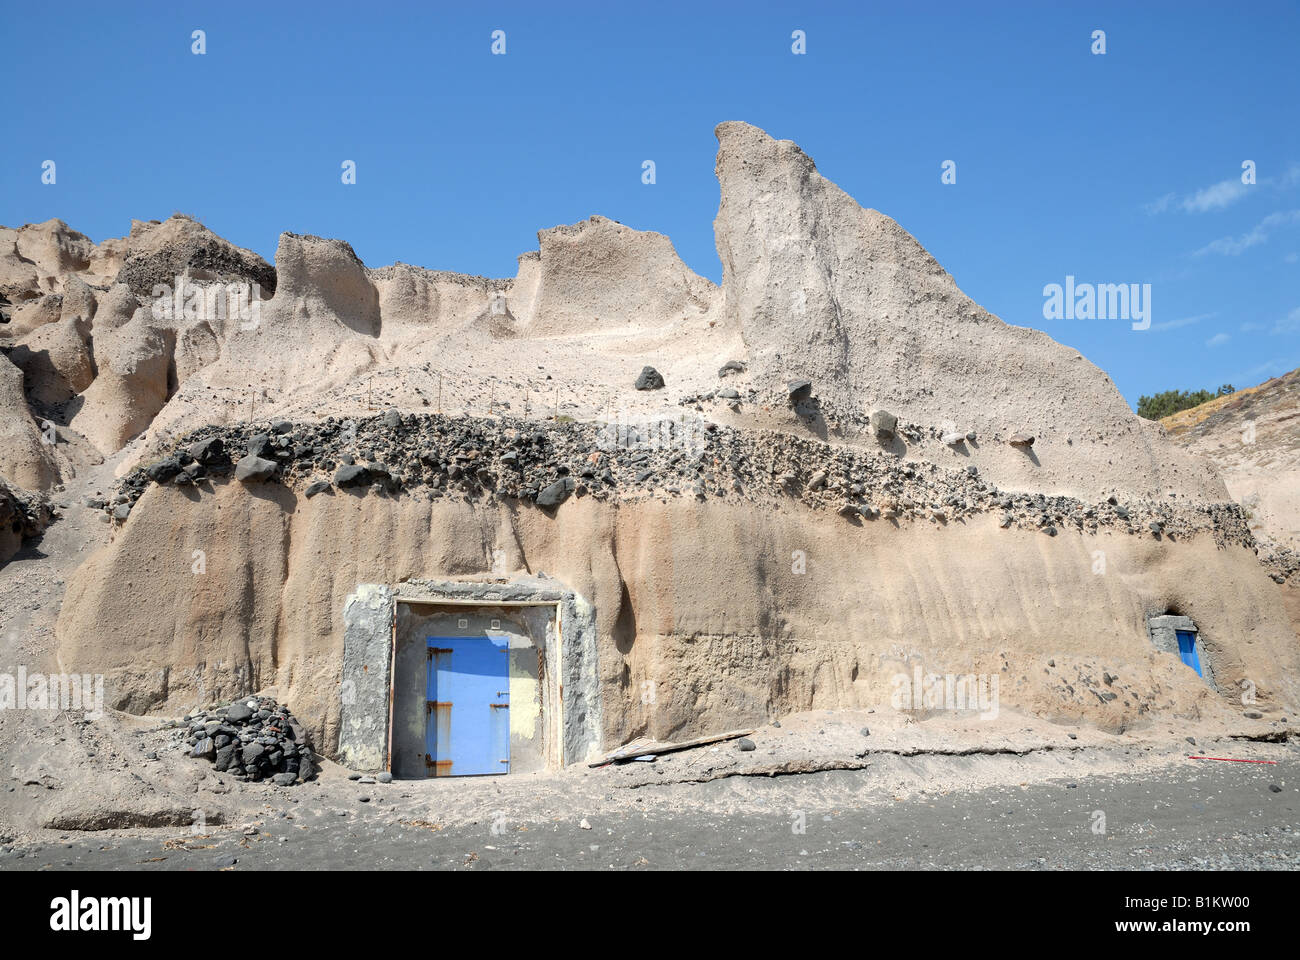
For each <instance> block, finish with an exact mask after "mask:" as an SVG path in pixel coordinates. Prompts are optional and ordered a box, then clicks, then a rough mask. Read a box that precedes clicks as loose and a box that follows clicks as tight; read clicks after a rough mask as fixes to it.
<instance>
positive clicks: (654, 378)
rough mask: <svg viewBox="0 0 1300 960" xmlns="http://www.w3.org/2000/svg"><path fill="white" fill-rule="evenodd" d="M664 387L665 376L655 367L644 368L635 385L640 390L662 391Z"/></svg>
mask: <svg viewBox="0 0 1300 960" xmlns="http://www.w3.org/2000/svg"><path fill="white" fill-rule="evenodd" d="M663 385H664V378H663V374H661V373H660V372H659V371H658V370H656V369H655V368H654V367H642V368H641V374H640V376H638V377H637V378H636V384H635V386H636V388H637V389H638V390H660V389H662V388H663Z"/></svg>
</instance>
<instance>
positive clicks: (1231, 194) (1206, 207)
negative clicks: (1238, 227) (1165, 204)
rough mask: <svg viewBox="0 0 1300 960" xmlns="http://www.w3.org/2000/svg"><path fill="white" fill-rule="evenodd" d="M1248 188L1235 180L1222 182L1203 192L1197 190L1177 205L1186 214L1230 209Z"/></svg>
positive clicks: (1238, 180)
mask: <svg viewBox="0 0 1300 960" xmlns="http://www.w3.org/2000/svg"><path fill="white" fill-rule="evenodd" d="M1248 189H1249V187H1247V186H1246V184H1244V183H1242V182H1241V180H1240V179H1237V180H1222V181H1220V182H1219V183H1216V184H1214V185H1213V186H1209V187H1206V188H1205V189H1203V190H1197V191H1196V192H1195V193H1194V194H1192V195H1191V196H1190V197H1184V198H1183V202H1182V203H1180V204H1179V206H1180V207H1182V208H1183V209H1184V210H1185V211H1187V212H1188V213H1206V212H1208V211H1210V210H1222V209H1223V208H1224V207H1230V206H1232V205H1233V204H1234V203H1236V202H1237V201H1238V200H1240V199H1241V198H1242V197H1244V196H1245V195H1246V191H1247V190H1248Z"/></svg>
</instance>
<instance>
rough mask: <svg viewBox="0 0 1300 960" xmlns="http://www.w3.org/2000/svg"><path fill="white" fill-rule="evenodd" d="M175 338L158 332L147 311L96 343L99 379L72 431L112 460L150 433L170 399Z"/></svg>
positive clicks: (85, 398)
mask: <svg viewBox="0 0 1300 960" xmlns="http://www.w3.org/2000/svg"><path fill="white" fill-rule="evenodd" d="M174 349H175V333H174V332H173V331H170V330H166V329H160V328H158V327H157V326H155V325H154V324H153V322H152V319H151V317H150V315H149V311H148V310H147V309H146V308H141V309H140V310H139V311H137V313H136V316H135V317H134V318H133V319H132V320H131V321H130V322H128V323H127V324H125V325H124V326H122V327H121V328H119V329H118V330H115V331H113V332H111V333H109V334H107V335H105V336H102V337H97V338H96V340H95V361H96V364H97V367H98V374H97V376H96V377H95V379H94V381H93V382H92V383H91V384H90V386H89V387H87V388H86V390H85V392H84V393H83V394H82V400H83V401H84V402H83V403H82V406H81V408H80V409H79V410H78V411H77V412H76V414H75V415H74V416H73V418H72V427H73V429H75V430H77V431H78V432H79V433H81V434H82V435H83V436H85V437H86V439H88V440H89V441H90V442H91V443H93V444H94V445H95V447H96V448H97V449H98V450H99V451H100V452H101V453H103V454H104V455H106V456H109V455H112V454H114V453H116V452H117V451H119V450H121V449H122V447H123V446H124V445H125V444H126V443H127V441H129V440H130V439H131V438H133V437H135V436H136V435H137V434H139V433H141V432H142V431H144V430H145V429H147V428H148V426H149V424H151V423H152V422H153V419H154V417H156V416H157V415H158V412H159V411H160V410H162V408H163V405H164V404H166V402H167V398H168V396H169V394H170V390H169V377H168V374H169V368H170V366H171V363H172V355H173V350H174Z"/></svg>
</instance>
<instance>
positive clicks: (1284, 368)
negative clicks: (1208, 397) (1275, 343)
mask: <svg viewBox="0 0 1300 960" xmlns="http://www.w3.org/2000/svg"><path fill="white" fill-rule="evenodd" d="M1298 364H1300V357H1278V358H1277V359H1275V360H1266V361H1265V362H1264V363H1261V364H1260V365H1259V366H1257V367H1251V368H1250V369H1249V370H1239V371H1237V373H1235V374H1233V375H1232V376H1231V377H1229V378H1228V382H1229V383H1231V384H1232V385H1233V386H1235V387H1237V389H1239V390H1240V389H1241V388H1242V387H1253V386H1255V385H1256V384H1258V383H1262V382H1263V381H1265V380H1267V379H1268V378H1269V377H1276V376H1278V375H1279V374H1283V373H1290V372H1291V371H1292V370H1294V369H1295V368H1296V366H1297V365H1298Z"/></svg>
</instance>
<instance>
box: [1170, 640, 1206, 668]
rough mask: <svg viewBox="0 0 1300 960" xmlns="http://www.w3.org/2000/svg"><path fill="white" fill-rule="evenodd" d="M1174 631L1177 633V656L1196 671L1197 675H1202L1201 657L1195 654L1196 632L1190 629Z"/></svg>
mask: <svg viewBox="0 0 1300 960" xmlns="http://www.w3.org/2000/svg"><path fill="white" fill-rule="evenodd" d="M1175 632H1176V633H1177V634H1178V656H1179V657H1180V658H1181V659H1182V661H1183V663H1185V664H1187V665H1188V666H1189V667H1191V668H1192V669H1193V670H1195V671H1196V675H1197V676H1198V677H1200V676H1203V674H1202V673H1201V658H1200V657H1198V656H1197V655H1196V634H1194V633H1192V632H1191V631H1190V630H1178V631H1175Z"/></svg>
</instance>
